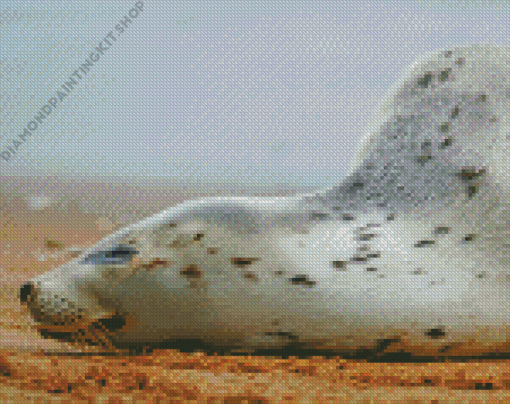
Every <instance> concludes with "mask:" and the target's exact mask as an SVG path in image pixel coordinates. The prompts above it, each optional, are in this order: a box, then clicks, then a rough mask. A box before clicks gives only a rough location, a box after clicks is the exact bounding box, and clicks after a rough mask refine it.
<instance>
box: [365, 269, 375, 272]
mask: <svg viewBox="0 0 510 404" xmlns="http://www.w3.org/2000/svg"><path fill="white" fill-rule="evenodd" d="M367 271H369V272H375V271H377V268H367Z"/></svg>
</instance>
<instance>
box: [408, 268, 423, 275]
mask: <svg viewBox="0 0 510 404" xmlns="http://www.w3.org/2000/svg"><path fill="white" fill-rule="evenodd" d="M411 273H412V274H413V275H423V274H424V272H423V269H421V268H416V270H414V271H413V272H411Z"/></svg>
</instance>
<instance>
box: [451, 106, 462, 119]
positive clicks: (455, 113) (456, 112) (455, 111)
mask: <svg viewBox="0 0 510 404" xmlns="http://www.w3.org/2000/svg"><path fill="white" fill-rule="evenodd" d="M459 113H460V107H459V106H458V105H456V106H455V108H453V109H452V113H451V114H450V118H451V119H455V118H457V117H458V116H459Z"/></svg>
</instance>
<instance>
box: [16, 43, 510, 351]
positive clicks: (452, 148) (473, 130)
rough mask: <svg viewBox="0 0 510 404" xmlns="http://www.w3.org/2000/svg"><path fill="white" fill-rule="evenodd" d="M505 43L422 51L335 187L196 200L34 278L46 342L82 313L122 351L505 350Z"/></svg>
mask: <svg viewBox="0 0 510 404" xmlns="http://www.w3.org/2000/svg"><path fill="white" fill-rule="evenodd" d="M509 52H510V51H509V48H506V47H494V46H469V47H463V48H455V49H449V50H447V51H444V52H440V53H434V54H429V55H427V56H425V57H424V58H423V59H421V60H419V61H417V62H416V63H415V64H414V65H412V66H411V67H410V68H409V69H407V71H406V72H404V74H403V77H402V79H401V80H400V81H399V82H398V83H397V84H396V85H395V87H394V89H392V91H390V93H389V94H388V96H387V97H386V98H385V99H384V100H383V101H382V103H381V105H380V106H379V108H378V110H376V111H375V112H374V121H373V123H372V125H371V126H369V128H368V134H367V137H366V139H365V140H364V141H363V142H362V145H361V147H360V152H359V154H358V156H357V158H356V161H355V164H354V166H353V169H352V171H351V172H350V173H349V175H348V176H347V177H346V178H345V179H344V180H343V181H342V182H341V183H340V184H339V185H337V186H334V187H331V188H329V189H326V190H324V191H321V192H317V193H315V194H311V195H299V196H296V197H289V198H244V197H240V198H208V199H204V200H200V201H191V202H186V203H184V204H181V205H178V206H176V207H173V208H170V209H168V210H166V211H164V212H162V213H160V214H158V215H156V216H154V217H152V218H148V219H146V220H144V221H142V222H140V223H138V224H135V225H133V226H130V227H128V228H126V229H122V230H121V231H119V232H117V233H115V234H113V235H112V236H110V237H108V238H106V239H105V240H103V241H101V242H100V243H99V244H98V245H96V246H94V247H93V248H92V249H90V250H89V251H87V252H85V253H84V254H83V255H82V256H80V257H77V258H75V259H73V260H72V261H70V262H69V263H67V264H65V265H63V266H62V267H61V268H58V269H56V270H54V271H52V272H49V273H46V274H44V275H42V276H40V277H37V278H34V279H32V280H31V283H30V284H28V285H25V286H24V288H23V289H22V290H21V291H20V295H21V298H22V301H23V302H24V303H25V304H27V305H28V306H29V308H30V310H31V312H32V314H33V315H34V316H35V318H36V319H37V320H38V322H39V324H41V325H42V326H43V327H44V329H45V330H47V331H45V332H47V333H48V332H50V333H51V330H54V331H53V336H57V335H58V336H59V337H61V336H62V334H61V331H58V330H59V328H58V327H59V326H60V325H56V324H57V323H58V324H61V323H64V324H65V327H66V328H65V329H66V330H67V332H68V334H70V335H78V334H79V333H78V331H77V330H78V328H77V327H78V326H77V327H74V326H73V327H74V328H73V327H71V326H70V324H71V319H72V320H73V322H74V323H76V324H83V323H86V324H96V325H97V324H100V327H99V326H94V327H92V328H90V327H88V328H87V327H81V328H79V329H80V330H83V329H87V330H90V329H92V330H96V331H89V332H92V333H93V332H96V333H97V332H101V331H97V330H102V331H104V332H103V334H101V335H102V337H101V338H98V337H97V336H96V339H95V340H99V341H105V340H107V341H109V344H111V345H112V346H117V347H118V346H121V347H122V346H129V345H130V344H137V343H142V342H143V343H144V344H146V343H159V342H162V341H177V340H186V339H189V340H202V341H205V342H206V343H207V344H210V345H212V346H214V347H217V348H221V347H223V348H228V349H246V350H250V349H262V348H263V349H269V348H284V347H286V346H287V347H288V346H293V347H297V346H298V347H300V348H313V349H333V350H336V351H339V352H352V351H358V350H361V349H372V350H374V351H383V350H386V351H392V350H393V351H405V352H410V353H413V354H414V355H469V354H473V353H478V354H480V353H490V352H497V351H500V352H503V351H505V352H510V346H509V343H508V341H509V337H510V312H509V311H508V303H509V299H510V271H509V268H510V262H509V260H508V256H509V254H508V245H509V226H508V219H507V218H508V206H509V204H508V192H509V188H510V184H509V179H508V178H509V176H508V174H507V170H508V149H509V147H508V146H509V145H508V111H509V110H510V105H509V94H510V89H509V82H508V77H509V74H508V73H509V72H508V66H509V60H510V58H509ZM78 314H79V316H80V318H77V317H76V316H77V315H78ZM109 319H111V320H109ZM48 330H50V331H48ZM106 331H108V332H106ZM80 332H81V331H80ZM59 333H60V334H59ZM105 335H106V336H105ZM89 340H90V338H89Z"/></svg>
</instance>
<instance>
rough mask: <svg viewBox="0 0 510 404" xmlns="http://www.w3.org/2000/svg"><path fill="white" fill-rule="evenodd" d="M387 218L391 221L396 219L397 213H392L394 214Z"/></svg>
mask: <svg viewBox="0 0 510 404" xmlns="http://www.w3.org/2000/svg"><path fill="white" fill-rule="evenodd" d="M386 220H387V221H389V222H390V221H392V220H395V214H394V213H392V214H390V215H388V216H386Z"/></svg>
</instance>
